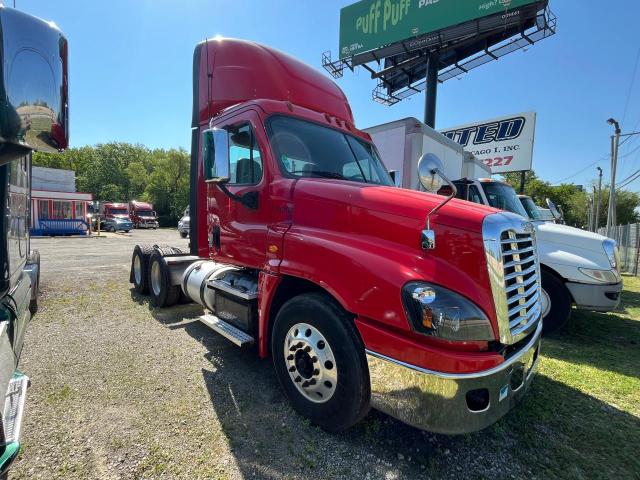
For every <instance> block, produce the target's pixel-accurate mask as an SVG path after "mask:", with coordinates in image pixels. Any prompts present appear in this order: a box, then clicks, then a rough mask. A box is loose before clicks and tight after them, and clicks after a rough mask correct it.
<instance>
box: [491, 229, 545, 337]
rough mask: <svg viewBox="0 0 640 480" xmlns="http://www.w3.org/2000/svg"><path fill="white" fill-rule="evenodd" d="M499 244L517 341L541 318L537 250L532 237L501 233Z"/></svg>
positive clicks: (525, 234)
mask: <svg viewBox="0 0 640 480" xmlns="http://www.w3.org/2000/svg"><path fill="white" fill-rule="evenodd" d="M500 243H501V247H502V263H503V269H504V284H505V285H504V286H505V293H506V296H507V317H508V319H509V331H510V333H511V336H512V337H517V336H518V335H519V334H520V333H522V332H524V331H526V330H528V329H529V327H531V324H532V323H533V322H535V321H536V320H537V319H538V317H539V316H540V311H541V306H540V288H539V284H538V262H537V258H536V247H535V243H534V239H533V235H532V234H530V233H516V232H514V231H513V230H508V231H504V232H502V235H501V238H500Z"/></svg>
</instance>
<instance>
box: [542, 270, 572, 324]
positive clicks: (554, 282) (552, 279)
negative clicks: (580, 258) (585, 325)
mask: <svg viewBox="0 0 640 480" xmlns="http://www.w3.org/2000/svg"><path fill="white" fill-rule="evenodd" d="M542 290H543V291H542V295H543V297H545V298H544V300H543V308H544V304H545V302H548V303H549V305H548V307H547V308H546V309H545V310H547V315H546V316H544V317H543V318H542V322H543V323H542V333H543V334H545V335H547V334H549V333H553V332H556V331H558V330H560V329H561V328H562V327H564V325H565V324H566V323H567V321H568V320H569V317H570V316H571V303H572V302H571V294H570V293H569V290H567V287H566V286H565V285H564V283H563V282H562V280H560V279H559V278H558V277H556V276H555V275H553V274H552V273H549V272H547V271H545V270H542ZM543 314H544V311H543Z"/></svg>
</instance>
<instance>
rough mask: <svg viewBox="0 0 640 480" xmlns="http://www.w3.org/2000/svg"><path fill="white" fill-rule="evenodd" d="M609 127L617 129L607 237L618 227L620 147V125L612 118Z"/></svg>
mask: <svg viewBox="0 0 640 480" xmlns="http://www.w3.org/2000/svg"><path fill="white" fill-rule="evenodd" d="M607 123H608V124H609V125H613V127H614V128H615V135H612V136H611V187H609V212H608V214H607V235H611V229H612V228H614V227H615V226H616V168H617V166H618V146H619V145H620V133H621V130H620V124H619V123H618V122H617V121H616V120H614V119H613V118H610V119H609V120H607Z"/></svg>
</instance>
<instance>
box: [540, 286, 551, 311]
mask: <svg viewBox="0 0 640 480" xmlns="http://www.w3.org/2000/svg"><path fill="white" fill-rule="evenodd" d="M540 303H541V306H542V318H544V317H546V316H547V315H548V314H549V311H550V310H551V299H550V298H549V294H548V293H547V292H546V291H545V289H544V288H543V289H542V295H541V298H540Z"/></svg>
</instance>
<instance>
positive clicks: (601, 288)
mask: <svg viewBox="0 0 640 480" xmlns="http://www.w3.org/2000/svg"><path fill="white" fill-rule="evenodd" d="M365 131H366V132H367V133H369V134H370V135H371V137H372V139H373V142H374V143H375V145H376V147H377V148H378V151H379V153H380V156H381V158H382V160H383V162H384V163H385V165H386V166H387V168H388V169H389V170H396V171H397V172H396V174H395V175H396V185H397V186H400V187H403V188H409V189H413V190H415V189H418V185H419V182H418V179H417V176H416V173H415V172H416V170H417V168H416V167H417V164H418V160H419V159H420V157H421V156H422V155H424V154H426V153H433V154H435V155H436V156H438V157H439V158H440V159H441V160H442V163H443V165H444V170H445V171H444V174H445V175H446V176H447V177H448V178H449V179H451V180H453V181H454V184H455V185H456V188H457V197H458V198H460V199H463V200H467V201H471V202H475V203H480V204H483V205H489V206H492V207H494V208H499V209H501V210H508V211H511V212H514V213H517V214H519V215H522V216H523V217H525V218H530V219H531V221H532V223H533V224H534V225H535V228H536V237H537V240H538V241H537V245H538V256H539V258H540V266H541V275H542V298H543V301H542V315H543V319H544V326H543V331H544V332H546V333H550V332H552V331H554V330H557V329H558V328H560V327H562V326H563V325H564V324H565V323H566V322H567V320H568V319H569V316H570V315H571V306H572V305H575V306H576V307H577V308H579V309H584V310H593V311H601V312H605V311H610V310H613V309H615V308H616V307H617V306H618V304H619V303H620V291H621V290H622V278H621V276H620V273H619V271H618V264H619V260H618V252H617V248H616V244H615V241H613V240H612V239H610V238H606V237H603V236H602V235H598V234H595V233H591V232H587V231H584V230H580V229H578V228H573V227H568V226H566V225H560V224H556V223H549V222H545V221H543V220H541V219H540V218H531V216H530V215H528V214H527V211H526V210H525V209H524V207H523V206H522V203H521V201H520V199H519V198H518V195H517V194H516V192H515V190H514V189H513V187H511V186H510V185H508V184H506V183H503V182H500V181H498V180H493V179H491V178H483V177H490V176H491V173H490V172H489V170H488V167H485V166H484V165H483V164H482V163H481V162H479V161H478V160H477V159H475V158H474V157H473V156H472V155H471V154H470V153H469V152H465V151H464V149H463V147H462V146H461V145H460V144H458V143H456V142H454V141H452V140H450V139H449V138H447V137H445V136H444V135H442V134H440V133H438V132H437V131H435V130H434V129H432V128H430V127H428V126H427V125H425V124H423V123H422V122H420V121H419V120H417V119H415V118H406V119H403V120H398V121H396V122H391V123H386V124H383V125H378V126H375V127H371V128H368V129H366V130H365ZM438 193H441V194H447V193H448V192H447V191H446V190H441V191H440V192H438ZM513 268H514V273H516V272H517V271H519V270H518V265H514V266H513ZM523 274H524V273H523ZM521 293H522V295H523V296H522V298H523V299H525V298H526V295H525V294H526V292H521ZM509 307H510V308H512V307H513V308H515V305H514V306H511V305H510V306H509Z"/></svg>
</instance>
